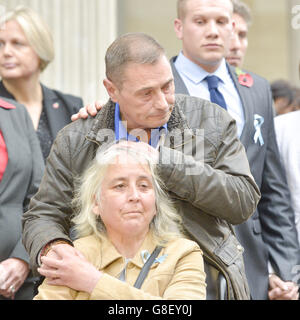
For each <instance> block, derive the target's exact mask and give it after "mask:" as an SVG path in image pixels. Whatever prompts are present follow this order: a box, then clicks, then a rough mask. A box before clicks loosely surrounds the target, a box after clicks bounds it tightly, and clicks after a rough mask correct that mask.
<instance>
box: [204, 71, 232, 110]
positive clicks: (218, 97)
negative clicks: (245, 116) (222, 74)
mask: <svg viewBox="0 0 300 320" xmlns="http://www.w3.org/2000/svg"><path fill="white" fill-rule="evenodd" d="M205 80H206V81H207V84H208V90H209V93H210V101H211V102H213V103H216V104H218V105H219V106H221V107H222V108H223V109H225V110H227V107H226V102H225V100H224V97H223V95H222V93H221V92H220V91H219V90H218V84H219V78H218V77H217V76H207V77H206V78H205Z"/></svg>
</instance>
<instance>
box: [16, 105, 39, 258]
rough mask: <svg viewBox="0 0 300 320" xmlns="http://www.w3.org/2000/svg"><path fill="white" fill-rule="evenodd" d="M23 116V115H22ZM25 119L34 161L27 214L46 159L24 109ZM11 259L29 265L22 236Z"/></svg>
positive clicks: (24, 206)
mask: <svg viewBox="0 0 300 320" xmlns="http://www.w3.org/2000/svg"><path fill="white" fill-rule="evenodd" d="M20 116H21V115H20ZM24 117H25V121H24V123H25V124H26V127H25V130H26V133H25V134H26V137H28V139H29V145H30V148H31V159H32V172H31V179H30V182H29V184H28V189H27V192H26V196H25V199H24V203H23V212H25V211H26V210H27V208H28V204H29V201H30V199H31V197H32V196H33V195H34V194H35V193H36V192H37V190H38V188H39V184H40V182H41V179H42V175H43V171H44V159H43V156H42V153H41V149H40V143H39V141H38V138H37V136H36V133H35V131H34V128H33V125H32V122H31V119H30V117H29V115H28V114H27V112H26V111H25V109H24ZM10 257H13V258H19V259H22V260H24V261H26V262H28V263H29V257H28V253H27V252H26V250H25V248H24V246H23V244H22V237H21V236H20V239H19V241H18V242H17V243H16V246H15V248H14V249H13V251H12V252H11V254H10Z"/></svg>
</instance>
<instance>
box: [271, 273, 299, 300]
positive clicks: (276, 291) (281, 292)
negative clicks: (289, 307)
mask: <svg viewBox="0 0 300 320" xmlns="http://www.w3.org/2000/svg"><path fill="white" fill-rule="evenodd" d="M298 289H299V287H298V286H297V284H296V283H294V282H291V281H283V280H281V279H280V278H279V277H278V276H276V275H275V274H272V275H271V276H270V277H269V293H268V295H269V299H270V300H298V299H299V293H298Z"/></svg>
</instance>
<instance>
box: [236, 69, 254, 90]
mask: <svg viewBox="0 0 300 320" xmlns="http://www.w3.org/2000/svg"><path fill="white" fill-rule="evenodd" d="M235 73H236V75H237V76H238V80H239V84H241V85H242V86H246V87H248V88H251V87H252V86H253V78H252V77H251V75H250V74H249V73H246V72H244V71H242V70H241V69H240V68H238V67H236V68H235Z"/></svg>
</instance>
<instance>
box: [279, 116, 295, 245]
mask: <svg viewBox="0 0 300 320" xmlns="http://www.w3.org/2000/svg"><path fill="white" fill-rule="evenodd" d="M274 122H275V131H276V137H277V143H278V148H279V153H280V158H281V160H282V163H283V165H284V168H285V172H286V178H287V182H288V186H289V189H290V192H291V200H292V207H293V209H294V211H295V222H296V228H297V231H298V239H299V243H300V143H299V138H300V110H299V111H295V112H289V113H287V114H284V115H281V116H277V117H275V119H274Z"/></svg>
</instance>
